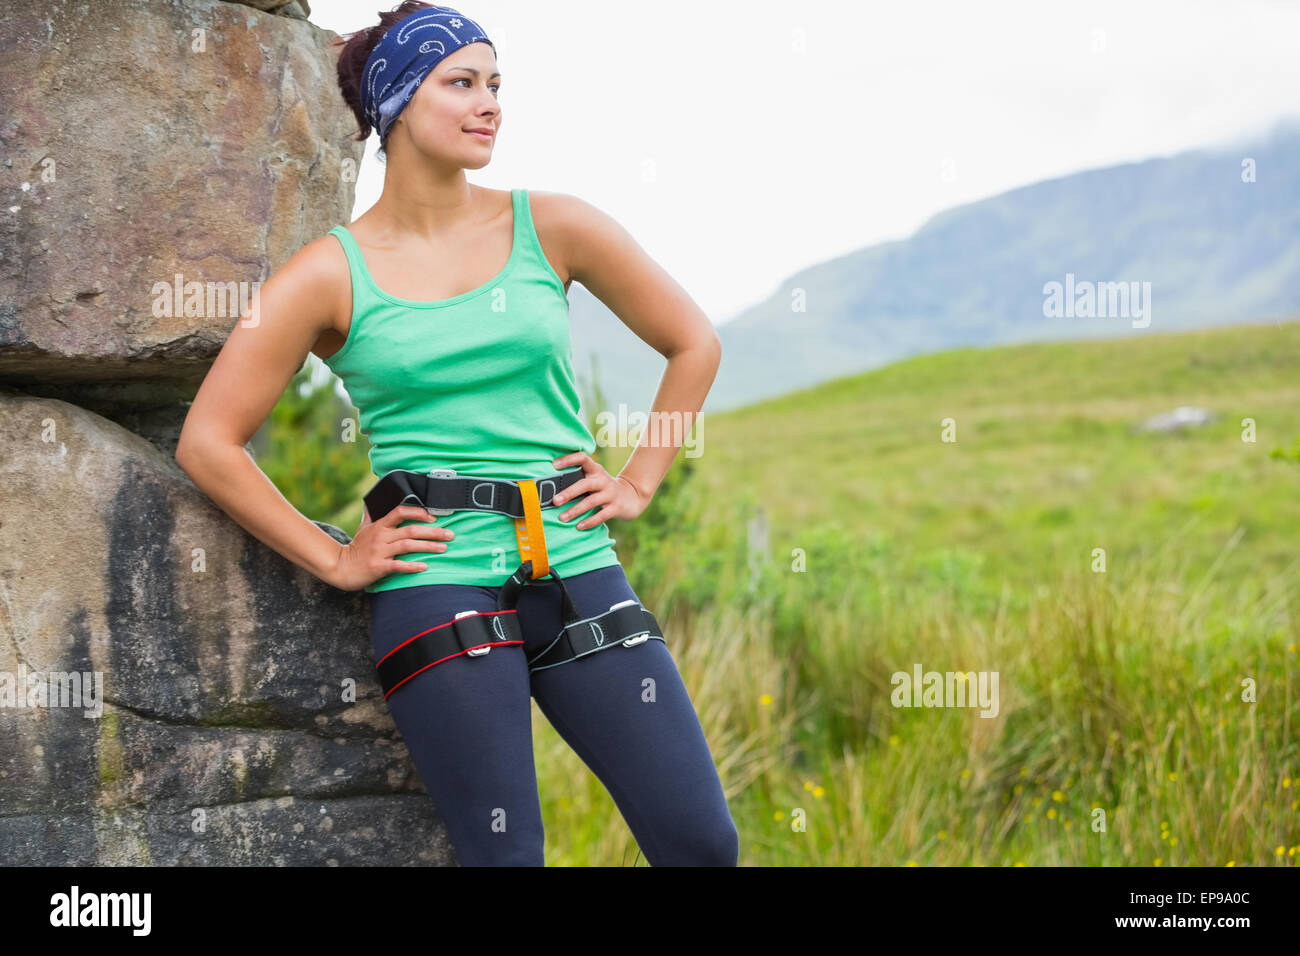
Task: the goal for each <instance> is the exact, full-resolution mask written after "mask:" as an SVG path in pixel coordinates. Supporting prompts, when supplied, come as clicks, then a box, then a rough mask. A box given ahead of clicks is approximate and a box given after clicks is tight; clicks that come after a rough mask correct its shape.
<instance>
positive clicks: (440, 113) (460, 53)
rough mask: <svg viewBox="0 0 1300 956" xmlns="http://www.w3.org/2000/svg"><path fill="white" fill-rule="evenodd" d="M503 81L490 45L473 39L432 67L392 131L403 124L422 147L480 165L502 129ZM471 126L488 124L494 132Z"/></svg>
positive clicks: (443, 156)
mask: <svg viewBox="0 0 1300 956" xmlns="http://www.w3.org/2000/svg"><path fill="white" fill-rule="evenodd" d="M500 87H501V74H500V73H499V72H498V71H497V58H496V54H495V53H493V52H492V47H490V46H488V45H487V44H486V43H482V42H478V43H470V44H468V45H466V46H463V47H461V48H460V49H459V50H457V51H456V52H455V53H452V54H451V55H449V56H446V57H444V58H443V59H442V60H440V61H439V62H438V65H437V66H435V67H434V68H433V69H432V70H430V71H429V75H428V76H426V77H425V78H424V80H423V81H422V82H421V83H420V85H419V87H418V88H417V89H416V91H415V95H414V96H413V97H411V102H409V103H407V104H406V108H405V109H403V110H402V112H401V113H399V114H398V116H397V120H396V121H395V122H394V124H393V131H394V132H395V131H396V129H397V127H398V126H402V125H405V127H406V135H408V136H410V138H411V142H412V143H413V144H414V145H415V148H416V149H417V150H419V152H421V153H424V154H425V155H427V156H431V157H437V158H439V159H442V160H443V161H445V162H448V163H454V164H455V165H457V166H461V167H464V168H466V169H481V168H482V167H484V166H486V165H487V164H488V161H489V160H491V159H492V147H493V146H494V145H496V136H497V132H498V131H499V130H500V129H501V104H500V103H499V102H497V95H498V93H499V92H500ZM472 130H487V131H488V132H489V134H490V135H479V134H477V133H474V132H471V131H472ZM390 137H391V134H390Z"/></svg>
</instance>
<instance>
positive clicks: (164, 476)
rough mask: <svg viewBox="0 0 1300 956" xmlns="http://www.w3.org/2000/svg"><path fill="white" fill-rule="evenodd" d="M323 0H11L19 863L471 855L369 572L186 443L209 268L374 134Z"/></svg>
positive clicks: (0, 418)
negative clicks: (389, 671)
mask: <svg viewBox="0 0 1300 956" xmlns="http://www.w3.org/2000/svg"><path fill="white" fill-rule="evenodd" d="M255 7H256V8H261V9H264V10H272V11H273V12H260V10H259V9H255ZM92 12H93V16H92V15H91V14H92ZM307 13H308V9H307V5H306V3H304V2H302V0H292V2H289V3H285V2H283V0H280V2H277V0H260V2H257V3H255V4H251V5H243V4H235V3H223V2H216V0H173V2H170V3H161V2H156V0H101V2H97V3H95V4H93V6H92V5H91V4H87V3H84V2H73V0H68V2H60V0H42V2H36V0H6V2H5V3H4V4H3V5H0V74H3V85H2V86H0V89H3V90H4V94H3V95H4V97H5V102H4V104H3V105H4V108H3V110H0V117H3V119H2V120H0V122H2V123H3V125H2V126H0V192H3V193H4V195H5V203H4V206H5V208H4V209H3V210H0V260H2V264H0V443H2V445H0V447H3V448H4V454H3V456H2V457H0V863H3V864H7V865H19V864H38V865H124V864H125V865H130V864H155V865H177V864H179V865H210V864H256V865H266V864H289V865H301V864H307V865H311V864H318V865H356V864H397V865H400V864H448V863H454V862H455V855H454V851H453V850H452V848H451V845H450V843H449V841H448V839H447V836H446V832H445V829H444V827H443V825H442V823H441V822H440V821H439V820H438V818H437V814H436V811H435V808H434V807H433V806H432V804H431V802H430V800H429V797H428V795H427V793H426V792H425V789H424V786H423V783H422V782H421V780H420V778H419V776H418V774H417V772H416V770H415V767H414V765H413V763H412V762H411V759H410V755H409V753H408V752H407V750H406V747H405V745H404V744H403V743H402V741H401V738H400V735H399V734H398V732H397V730H396V728H395V726H394V724H393V722H392V719H391V717H390V716H389V713H388V709H387V706H386V704H385V702H384V699H383V694H382V692H381V690H380V688H379V685H378V683H377V681H376V680H375V668H374V662H373V659H372V657H371V651H370V635H369V630H368V615H367V613H366V607H365V603H364V602H365V600H366V598H365V596H364V595H363V594H362V593H361V592H343V591H340V590H338V589H336V588H333V587H331V586H329V585H327V584H325V583H323V582H321V581H319V580H318V579H316V578H315V577H314V576H312V575H311V574H309V573H307V572H305V571H303V570H301V569H300V568H298V567H297V566H296V565H294V564H292V563H291V562H289V561H287V560H285V559H283V558H282V557H280V556H279V555H278V554H276V553H275V552H274V551H272V550H270V549H268V548H266V547H265V546H264V545H262V544H261V543H260V542H259V541H257V540H256V539H255V538H253V537H252V536H250V535H249V534H247V533H246V532H245V531H244V530H243V529H242V528H241V527H240V526H239V525H237V524H236V523H234V522H233V521H232V520H231V519H230V518H229V517H227V516H226V515H225V514H224V513H223V512H222V511H221V510H220V509H218V508H217V507H216V506H215V505H214V504H213V503H212V502H211V500H210V499H208V497H207V496H206V495H204V494H203V493H201V492H200V491H198V490H197V489H196V488H195V487H194V486H193V484H192V483H191V482H190V480H189V478H188V477H187V476H186V475H185V474H184V473H183V472H181V471H180V469H179V468H178V467H177V466H176V464H175V462H174V461H173V459H172V457H171V456H172V453H173V451H174V447H175V435H176V433H177V432H178V431H179V427H180V423H181V422H182V421H183V419H184V415H185V411H186V402H187V401H188V399H189V398H190V397H192V395H193V393H194V391H195V390H196V389H197V387H198V385H199V383H200V382H201V381H202V378H203V376H204V374H205V373H206V371H207V367H208V365H209V364H210V363H211V361H212V359H213V358H214V357H215V355H216V353H217V351H218V350H219V349H220V347H221V345H222V344H223V343H224V341H225V338H226V335H227V334H228V332H229V330H230V328H231V327H232V326H233V324H234V322H236V321H238V319H239V315H240V310H239V309H238V308H236V309H235V310H233V311H230V312H229V313H228V314H223V313H221V312H220V311H219V310H214V309H212V308H209V307H208V303H207V301H206V299H205V297H204V296H199V295H194V296H190V295H189V294H188V293H189V292H190V291H192V289H199V288H201V289H203V290H204V291H205V292H206V290H207V288H208V284H209V283H214V284H215V283H232V284H234V285H235V286H236V288H238V287H239V285H240V284H241V283H251V282H254V281H261V280H264V279H265V278H266V277H267V276H269V275H270V273H271V272H272V271H274V270H275V269H276V268H278V267H279V266H280V265H281V264H282V263H283V262H284V261H285V260H286V259H287V258H288V257H289V256H290V255H291V254H292V253H293V252H294V251H296V250H297V249H298V248H299V247H301V246H302V245H304V244H305V243H307V242H308V241H310V240H312V239H314V238H316V237H317V236H319V235H321V234H323V233H324V232H326V231H328V230H329V228H330V227H331V226H332V225H334V224H336V223H339V222H347V221H348V220H349V219H350V218H351V217H350V210H351V206H352V201H353V183H354V181H355V174H354V171H355V168H356V166H357V165H358V164H359V163H360V159H361V153H362V144H360V143H355V142H353V141H352V140H351V139H350V138H349V137H350V136H351V134H352V133H353V132H354V131H355V129H356V124H355V121H354V119H353V117H352V114H351V113H350V111H348V110H347V108H346V106H345V105H344V103H343V100H342V98H341V97H340V96H339V94H338V89H337V82H336V79H335V66H334V64H335V61H334V55H335V54H334V51H333V50H332V49H331V47H330V40H331V39H332V38H333V36H334V35H333V34H332V33H329V32H328V31H323V30H320V29H319V28H317V27H315V26H313V25H312V24H310V23H308V22H307V21H306V19H305V18H306V15H307ZM349 171H352V175H349ZM177 276H180V277H181V278H180V280H179V281H178V280H177ZM189 283H199V285H198V286H194V287H191V286H189ZM169 299H170V302H169V301H168V300H169ZM177 301H180V302H181V303H182V308H181V309H179V310H176V309H174V308H171V309H170V311H169V307H171V306H174V305H175V303H176V302H177ZM185 303H202V305H203V307H202V308H190V309H187V308H185V307H184V305H185ZM322 527H324V528H325V530H326V531H327V532H328V533H330V534H331V535H332V536H333V537H335V538H336V539H337V540H339V541H341V542H346V541H347V540H348V539H347V536H346V535H345V534H344V533H343V532H341V531H339V530H338V529H337V528H332V527H329V526H325V525H322Z"/></svg>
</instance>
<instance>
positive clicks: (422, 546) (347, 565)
mask: <svg viewBox="0 0 1300 956" xmlns="http://www.w3.org/2000/svg"><path fill="white" fill-rule="evenodd" d="M437 520H438V518H437V516H436V515H431V514H429V512H427V511H425V510H424V509H423V508H421V507H419V506H418V505H398V506H397V507H396V508H394V509H393V510H392V511H390V512H388V514H386V515H384V516H383V517H382V518H380V519H379V520H378V521H371V520H370V512H369V511H363V512H362V519H361V526H360V527H359V528H357V533H356V536H355V537H353V539H352V541H351V543H349V544H346V545H343V546H342V547H341V548H339V554H338V560H337V562H336V563H335V565H334V568H333V570H332V571H331V573H330V575H329V577H328V578H326V580H327V581H328V582H329V583H330V584H332V585H334V586H335V587H336V588H342V589H343V590H344V591H359V590H361V589H362V588H364V587H365V586H366V585H368V584H374V583H375V582H376V581H378V580H379V579H380V578H382V577H384V576H385V575H388V574H392V573H394V572H396V573H399V574H415V573H416V572H417V571H424V570H426V569H427V568H428V565H427V564H425V563H424V562H423V561H399V560H397V557H396V555H399V554H409V553H411V552H412V551H433V552H438V553H441V552H443V551H446V550H447V545H446V544H444V543H443V542H445V541H450V540H451V539H452V538H454V537H456V533H455V532H454V531H451V530H450V529H447V528H437V527H434V526H433V524H432V522H435V521H437ZM403 521H422V522H428V523H426V524H412V525H407V526H406V527H404V528H399V527H398V525H399V524H401V523H402V522H403Z"/></svg>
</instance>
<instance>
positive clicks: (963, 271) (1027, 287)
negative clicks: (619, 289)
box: [569, 122, 1300, 411]
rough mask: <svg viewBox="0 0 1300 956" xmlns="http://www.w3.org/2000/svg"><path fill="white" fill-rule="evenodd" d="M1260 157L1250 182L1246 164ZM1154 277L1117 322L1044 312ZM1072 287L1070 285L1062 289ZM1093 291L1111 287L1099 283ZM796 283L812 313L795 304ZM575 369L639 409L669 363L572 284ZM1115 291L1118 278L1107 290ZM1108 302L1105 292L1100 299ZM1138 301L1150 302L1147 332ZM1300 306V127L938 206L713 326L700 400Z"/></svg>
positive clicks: (609, 400)
mask: <svg viewBox="0 0 1300 956" xmlns="http://www.w3.org/2000/svg"><path fill="white" fill-rule="evenodd" d="M1247 158H1249V159H1253V160H1254V177H1255V181H1254V182H1245V181H1243V162H1244V160H1246V159H1247ZM1051 282H1057V283H1060V284H1061V286H1062V291H1063V292H1064V290H1065V289H1066V288H1070V289H1071V291H1072V292H1073V293H1074V295H1073V296H1072V301H1076V302H1079V303H1080V304H1081V305H1085V304H1086V303H1085V302H1084V301H1083V300H1080V299H1079V298H1078V296H1079V295H1080V294H1081V290H1082V289H1083V287H1084V286H1086V285H1088V284H1092V283H1096V284H1098V285H1100V284H1102V283H1118V282H1123V283H1125V284H1126V285H1127V284H1130V283H1136V286H1134V287H1132V289H1130V290H1129V291H1132V290H1137V291H1141V290H1142V289H1143V288H1144V286H1143V283H1150V285H1149V286H1147V287H1145V288H1149V290H1150V298H1149V303H1147V302H1146V300H1145V299H1141V300H1137V299H1135V300H1133V301H1130V302H1129V311H1128V312H1127V313H1125V315H1122V316H1111V317H1088V318H1085V317H1078V316H1076V315H1066V314H1062V315H1059V316H1054V317H1049V316H1048V315H1045V314H1044V310H1045V301H1046V299H1047V296H1046V295H1045V293H1044V287H1045V285H1046V284H1047V283H1051ZM1067 283H1068V284H1069V286H1067ZM1102 288H1103V290H1104V289H1105V287H1104V286H1103V287H1102ZM795 290H803V293H802V294H803V297H804V299H805V301H806V311H795V310H794V308H793V307H792V302H793V301H794V294H795ZM569 291H570V318H571V322H572V330H573V343H574V367H575V370H576V372H577V374H578V377H579V379H580V380H581V383H582V386H583V388H584V389H588V388H590V382H591V368H590V365H591V362H592V361H593V356H594V360H596V361H598V362H599V377H600V380H601V383H602V387H603V389H604V392H605V395H604V402H603V407H606V408H616V407H617V405H618V403H619V402H624V403H626V404H627V405H628V406H629V407H630V408H635V409H643V410H647V411H648V410H649V408H650V405H651V403H652V400H653V398H654V392H655V388H656V386H657V383H658V380H659V376H660V375H661V374H662V370H663V359H662V357H660V356H659V355H658V354H657V353H656V352H654V351H653V350H652V349H650V347H649V346H647V345H645V344H644V343H643V342H641V341H640V340H639V339H638V338H636V336H635V335H633V334H632V332H631V331H630V330H629V329H628V328H627V327H626V326H624V325H623V323H622V322H620V321H619V320H618V319H617V318H616V317H615V316H614V315H612V314H611V313H610V312H609V310H608V309H606V308H605V306H604V305H603V304H602V303H601V302H600V301H599V300H598V299H596V298H595V297H594V296H592V295H591V294H590V293H589V292H588V291H587V290H586V289H584V288H583V287H582V286H581V285H580V284H579V283H576V282H575V283H574V284H573V285H572V286H571V287H570V290H569ZM1115 291H1116V290H1114V289H1112V294H1113V293H1114V292H1115ZM1100 300H1101V301H1102V302H1103V303H1105V302H1107V301H1112V302H1113V303H1114V304H1117V305H1118V304H1120V303H1119V300H1117V299H1115V300H1108V297H1107V295H1106V293H1105V292H1104V291H1103V294H1102V295H1101V296H1100ZM1139 304H1142V305H1148V304H1149V314H1148V316H1147V317H1146V319H1145V321H1147V322H1149V324H1146V325H1145V327H1134V326H1135V324H1141V323H1142V322H1143V321H1144V318H1143V317H1142V316H1141V314H1140V312H1139V309H1138V306H1139ZM1297 316H1300V123H1297V122H1288V123H1284V124H1281V125H1279V126H1278V127H1276V128H1275V129H1274V131H1273V132H1272V133H1271V134H1270V135H1269V136H1267V137H1265V138H1263V139H1262V140H1259V141H1255V142H1251V143H1244V144H1240V145H1233V146H1231V147H1221V148H1219V149H1216V150H1194V151H1189V152H1185V153H1180V154H1178V155H1176V156H1172V157H1168V158H1158V159H1149V160H1145V161H1143V162H1137V163H1126V164H1123V165H1119V166H1111V167H1106V168H1103V169H1096V170H1089V171H1086V172H1082V173H1075V174H1072V175H1069V176H1063V177H1060V178H1058V179H1050V180H1046V181H1044V182H1040V183H1035V184H1032V185H1029V186H1023V187H1020V188H1018V189H1013V190H1011V191H1009V192H1006V193H1002V194H1000V195H997V196H993V197H991V198H989V199H983V200H980V201H978V202H973V203H969V204H967V205H964V206H958V207H955V208H953V209H948V210H945V211H944V212H941V213H939V214H937V215H935V216H934V217H932V218H931V219H930V220H929V221H928V222H926V223H925V225H923V226H922V227H921V228H920V229H919V230H917V232H916V233H915V234H914V235H913V236H911V237H910V238H909V239H906V240H901V241H896V242H886V243H880V244H877V245H873V246H868V247H866V248H864V249H861V250H859V251H857V252H852V253H849V254H847V255H844V256H840V257H838V258H836V259H832V260H830V261H828V262H824V263H821V264H819V265H816V266H813V267H811V268H808V269H805V270H803V271H801V272H798V273H796V274H794V275H792V276H790V277H789V278H788V279H787V280H786V281H785V282H783V283H782V284H781V287H780V288H779V289H778V290H777V291H776V292H774V293H773V294H772V296H771V297H770V298H769V299H768V300H767V301H766V302H763V303H760V304H759V305H757V306H755V307H753V308H751V309H748V310H747V311H745V312H744V313H742V314H741V315H740V316H738V317H737V318H735V319H733V320H732V321H730V322H728V323H726V324H725V325H722V326H720V327H719V329H718V334H719V337H720V338H721V339H722V347H723V360H722V367H721V369H720V370H719V373H718V378H717V381H716V382H715V383H714V386H713V389H712V391H711V392H710V394H709V397H708V400H707V402H706V403H705V406H704V410H705V411H722V410H725V409H729V408H734V407H738V406H741V405H747V404H750V403H752V402H755V401H758V400H760V399H763V398H768V397H772V396H775V395H780V394H784V393H786V392H789V391H793V390H795V389H799V388H805V387H807V386H810V385H814V384H817V383H819V382H824V381H827V380H829V379H833V378H838V377H840V376H843V375H846V374H849V373H851V372H857V371H864V370H866V369H869V368H875V367H877V366H880V365H883V364H885V363H887V362H891V361H894V360H896V359H899V358H902V357H905V356H908V355H915V354H918V353H922V352H932V351H936V350H939V349H947V348H952V347H955V346H960V345H991V344H1002V343H1012V342H1026V341H1040V340H1051V339H1077V338H1090V337H1095V336H1103V337H1109V336H1115V335H1121V334H1131V335H1143V334H1153V333H1159V332H1168V331H1171V330H1174V329H1190V328H1195V327H1203V326H1210V325H1227V324H1233V323H1238V322H1251V321H1259V320H1271V319H1278V318H1294V317H1297Z"/></svg>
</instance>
